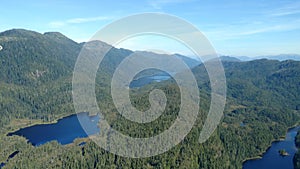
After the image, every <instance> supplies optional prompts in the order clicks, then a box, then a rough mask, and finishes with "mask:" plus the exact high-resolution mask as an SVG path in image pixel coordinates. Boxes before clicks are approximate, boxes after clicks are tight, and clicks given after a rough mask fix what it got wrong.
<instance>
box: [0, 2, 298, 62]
mask: <svg viewBox="0 0 300 169" xmlns="http://www.w3.org/2000/svg"><path fill="white" fill-rule="evenodd" d="M143 12H163V13H167V14H172V15H175V16H178V17H180V18H182V19H185V20H186V21H188V22H190V23H192V24H193V25H195V26H196V27H197V28H199V30H200V31H201V32H203V33H204V34H205V35H206V37H207V38H208V39H209V40H210V42H211V43H212V44H213V46H214V47H215V49H216V51H217V52H218V53H221V54H226V55H234V56H241V55H245V56H259V55H273V54H286V53H295V54H300V0H252V1H242V0H210V1H200V0H152V1H150V0H149V1H147V0H139V1H129V0H121V1H111V0H110V1H108V0H90V1H89V0H87V1H74V0H72V1H71V0H44V1H40V0H27V1H21V0H15V1H2V2H1V11H0V31H1V32H2V31H5V30H8V29H12V28H25V29H30V30H34V31H38V32H41V33H43V32H48V31H59V32H61V33H63V34H65V35H66V36H68V37H69V38H71V39H73V40H75V41H78V42H81V41H87V40H88V39H90V38H91V37H92V35H94V34H95V33H96V32H97V31H98V30H99V29H101V28H102V27H104V26H105V25H107V24H109V23H111V22H113V21H115V20H117V19H120V18H122V17H124V16H128V15H132V14H137V13H143ZM146 40H147V38H144V39H143V38H136V39H132V40H131V41H128V42H127V43H124V44H123V46H122V45H121V47H128V48H132V49H133V50H142V49H143V42H145V41H146ZM155 41H156V42H157V37H156V38H149V37H148V42H147V44H149V43H153V44H155V43H156V42H155ZM162 42H164V43H168V41H167V40H166V41H163V40H161V43H162ZM160 46H164V45H160ZM165 46H169V49H168V51H169V52H171V53H172V52H181V51H176V49H178V47H176V44H172V43H170V44H168V45H165ZM149 48H155V46H151V47H149ZM172 50H174V51H172ZM182 52H183V53H184V51H182Z"/></svg>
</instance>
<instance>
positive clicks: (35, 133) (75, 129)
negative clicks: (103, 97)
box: [8, 113, 100, 146]
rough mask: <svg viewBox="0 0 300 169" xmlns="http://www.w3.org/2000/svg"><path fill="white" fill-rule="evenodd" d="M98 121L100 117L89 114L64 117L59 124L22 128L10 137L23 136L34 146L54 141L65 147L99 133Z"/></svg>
mask: <svg viewBox="0 0 300 169" xmlns="http://www.w3.org/2000/svg"><path fill="white" fill-rule="evenodd" d="M79 120H80V122H79ZM98 121H99V115H96V116H89V115H88V113H79V114H77V115H76V114H75V115H71V116H67V117H64V118H62V119H60V120H58V121H57V123H53V124H38V125H34V126H30V127H26V128H22V129H20V130H18V131H16V132H13V133H9V134H8V136H12V135H19V136H23V137H25V138H26V139H27V140H28V142H30V143H31V144H32V145H34V146H39V145H42V144H45V143H47V142H50V141H53V140H56V141H57V142H58V143H60V144H62V145H65V144H69V143H72V142H73V141H74V139H76V138H84V137H88V136H89V135H93V134H96V133H99V131H100V129H99V128H98V125H97V124H98ZM81 123H83V125H85V127H86V130H87V131H88V133H87V132H86V131H85V130H84V129H83V128H82V127H81Z"/></svg>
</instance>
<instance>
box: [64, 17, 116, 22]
mask: <svg viewBox="0 0 300 169" xmlns="http://www.w3.org/2000/svg"><path fill="white" fill-rule="evenodd" d="M110 19H112V17H107V16H98V17H90V18H73V19H69V20H67V21H66V22H67V23H71V24H72V23H73V24H77V23H85V22H96V21H105V20H110Z"/></svg>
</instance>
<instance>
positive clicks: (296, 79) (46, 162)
mask: <svg viewBox="0 0 300 169" xmlns="http://www.w3.org/2000/svg"><path fill="white" fill-rule="evenodd" d="M99 43H100V42H99ZM0 44H1V46H3V50H2V51H0V58H1V67H0V71H1V74H0V76H1V78H0V84H1V85H0V111H1V112H0V126H1V130H0V142H1V144H0V150H1V153H0V163H1V162H4V161H6V160H7V158H8V157H9V155H10V154H12V153H13V152H15V151H19V153H18V154H17V155H16V156H15V157H14V158H12V159H10V160H9V161H8V162H7V163H6V165H5V167H6V168H30V169H31V168H72V169H73V168H203V169H204V168H217V169H219V168H241V167H242V163H243V161H244V160H245V159H247V158H251V157H255V156H258V155H260V154H261V153H262V152H263V151H265V150H266V148H267V147H268V146H269V145H270V143H271V141H272V140H274V139H279V138H280V137H281V136H283V135H284V134H285V132H286V129H287V128H288V127H290V126H293V125H295V124H297V123H298V122H299V119H300V114H299V113H300V112H299V111H300V110H299V107H300V62H296V61H283V62H279V61H270V60H256V61H251V62H230V61H224V62H223V64H224V68H225V72H226V78H227V86H228V92H227V96H228V97H227V103H226V108H225V112H224V117H223V119H222V122H221V124H220V125H219V127H218V128H217V129H216V131H215V132H214V133H213V135H212V136H211V137H210V138H209V140H208V141H207V142H205V143H203V144H200V143H199V142H198V137H199V133H200V131H201V128H202V125H203V122H204V120H205V117H206V115H207V112H208V110H209V104H210V94H209V91H210V83H209V79H208V76H207V73H206V71H205V68H204V66H203V65H200V66H198V67H196V68H195V69H193V73H194V74H195V77H196V79H197V81H198V85H199V90H200V96H201V103H200V112H199V116H198V118H197V120H196V123H195V125H194V127H193V129H192V130H191V132H190V133H189V134H188V135H187V137H186V138H185V139H184V140H183V141H182V142H181V143H180V144H179V145H177V146H175V147H174V148H172V149H171V150H170V151H168V152H166V153H163V154H161V155H157V156H154V157H149V158H141V159H131V158H125V157H120V156H116V155H114V154H111V153H109V152H107V151H105V150H103V149H102V148H100V147H99V146H97V145H96V144H95V143H94V142H92V141H90V140H88V139H78V140H76V141H75V142H74V144H70V145H66V146H62V145H60V144H58V143H57V142H55V141H53V142H50V143H47V144H44V145H42V146H39V147H33V146H32V145H31V144H29V143H27V142H26V140H25V139H24V138H22V137H19V136H12V137H7V136H6V133H7V132H8V131H12V130H16V129H18V128H20V127H25V126H28V125H30V124H34V123H40V122H42V121H43V122H51V121H54V120H56V119H57V118H59V117H62V116H65V115H67V114H72V113H75V112H74V109H73V105H72V97H71V94H72V93H71V90H72V84H71V78H72V70H73V67H74V64H75V60H76V57H77V56H78V52H79V50H80V47H81V46H82V44H77V43H75V42H73V41H71V40H70V39H68V38H66V37H64V36H63V35H61V34H59V33H45V34H38V33H35V32H30V31H25V30H11V31H7V32H4V33H0ZM131 53H132V52H131V51H129V50H125V49H115V48H113V49H112V50H111V51H110V52H109V53H108V54H107V56H106V57H105V58H104V62H103V63H102V65H100V69H99V72H98V76H97V78H96V93H97V99H98V102H99V103H98V104H99V106H100V108H101V110H102V111H103V113H104V114H105V118H106V119H107V120H108V121H109V122H110V124H111V126H112V127H113V128H115V129H116V130H118V131H121V132H122V133H124V134H127V135H130V136H133V137H149V136H154V135H157V134H158V133H161V132H162V131H164V130H165V129H167V128H168V127H169V126H170V125H171V124H172V123H173V122H174V120H175V119H176V116H177V114H178V111H179V107H180V99H179V98H180V92H179V89H178V86H177V85H176V84H175V83H174V81H172V80H170V81H165V82H164V83H152V84H150V85H147V86H144V87H142V88H138V89H132V90H131V91H130V97H131V102H132V104H133V105H134V106H135V107H136V108H137V109H139V110H142V111H144V110H147V109H148V108H149V106H150V104H149V101H148V94H149V92H150V91H152V90H153V89H154V88H159V89H161V90H163V91H164V92H165V93H166V97H167V99H168V102H167V106H166V109H165V111H164V112H163V114H162V115H161V116H160V118H159V119H157V120H154V121H153V122H151V123H146V124H142V125H141V124H137V123H134V122H131V121H129V120H126V119H125V118H123V117H122V116H120V115H119V114H118V113H117V111H116V108H115V107H114V105H113V103H112V98H111V96H110V78H111V77H112V73H113V71H114V69H115V68H116V66H117V65H118V64H119V63H120V62H121V61H122V59H124V58H125V57H126V56H128V55H129V54H131ZM37 70H38V71H37ZM42 72H43V73H42ZM148 73H149V72H148ZM150 73H151V72H150ZM81 141H86V142H87V144H85V145H82V146H79V145H78V144H79V143H80V142H81Z"/></svg>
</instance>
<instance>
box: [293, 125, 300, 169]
mask: <svg viewBox="0 0 300 169" xmlns="http://www.w3.org/2000/svg"><path fill="white" fill-rule="evenodd" d="M295 144H296V147H297V149H298V151H297V152H296V154H295V156H294V158H293V162H294V168H295V169H299V168H300V131H298V132H297V135H296V138H295Z"/></svg>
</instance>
